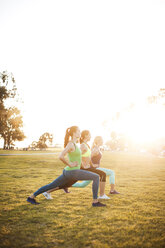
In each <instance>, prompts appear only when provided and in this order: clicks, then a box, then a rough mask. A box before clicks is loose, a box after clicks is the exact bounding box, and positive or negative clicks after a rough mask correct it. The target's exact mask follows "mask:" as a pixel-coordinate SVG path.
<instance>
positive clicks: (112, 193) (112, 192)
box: [109, 190, 120, 195]
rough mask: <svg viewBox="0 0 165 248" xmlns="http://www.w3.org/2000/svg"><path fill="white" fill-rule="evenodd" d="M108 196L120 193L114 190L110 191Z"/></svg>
mask: <svg viewBox="0 0 165 248" xmlns="http://www.w3.org/2000/svg"><path fill="white" fill-rule="evenodd" d="M109 194H111V195H116V194H120V193H119V192H117V191H116V190H114V191H110V192H109Z"/></svg>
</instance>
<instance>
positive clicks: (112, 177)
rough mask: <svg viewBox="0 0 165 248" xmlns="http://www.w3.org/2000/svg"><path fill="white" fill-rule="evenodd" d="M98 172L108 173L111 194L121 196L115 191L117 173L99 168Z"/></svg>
mask: <svg viewBox="0 0 165 248" xmlns="http://www.w3.org/2000/svg"><path fill="white" fill-rule="evenodd" d="M97 170H100V171H104V172H105V173H106V175H107V176H109V183H110V187H111V188H110V192H109V193H110V194H119V192H117V191H116V190H115V172H114V171H113V170H110V169H107V168H101V167H99V168H97Z"/></svg>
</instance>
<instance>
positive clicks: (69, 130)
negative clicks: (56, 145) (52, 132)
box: [64, 126, 78, 148]
mask: <svg viewBox="0 0 165 248" xmlns="http://www.w3.org/2000/svg"><path fill="white" fill-rule="evenodd" d="M77 129H78V127H77V126H72V127H69V128H67V129H66V133H65V137H64V148H65V147H66V146H67V144H68V142H69V138H70V137H72V136H73V133H75V132H76V131H77Z"/></svg>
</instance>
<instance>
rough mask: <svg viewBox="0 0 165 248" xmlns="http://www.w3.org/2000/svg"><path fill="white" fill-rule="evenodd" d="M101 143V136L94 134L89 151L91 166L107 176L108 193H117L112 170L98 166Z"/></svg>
mask: <svg viewBox="0 0 165 248" xmlns="http://www.w3.org/2000/svg"><path fill="white" fill-rule="evenodd" d="M102 145H103V138H102V137H101V136H96V137H95V139H94V142H93V145H92V153H91V162H92V165H93V167H95V168H96V169H97V170H100V171H103V172H105V173H106V175H107V176H109V183H110V187H111V188H110V192H109V194H112V195H113V194H119V192H117V191H116V190H115V172H114V171H113V170H110V169H107V168H101V167H100V160H101V157H102V152H101V149H100V147H101V146H102Z"/></svg>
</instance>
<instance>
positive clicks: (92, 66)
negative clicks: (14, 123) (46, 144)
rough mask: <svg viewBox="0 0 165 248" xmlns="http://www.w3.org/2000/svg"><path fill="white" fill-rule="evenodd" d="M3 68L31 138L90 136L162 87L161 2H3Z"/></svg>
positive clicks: (164, 30)
mask: <svg viewBox="0 0 165 248" xmlns="http://www.w3.org/2000/svg"><path fill="white" fill-rule="evenodd" d="M0 30H1V39H0V71H3V70H8V71H9V72H12V73H13V74H14V76H15V79H16V84H17V87H18V92H19V94H20V96H21V97H22V99H23V100H24V104H22V106H19V108H21V111H22V115H23V120H24V132H25V135H26V136H27V137H28V139H27V140H25V142H24V144H25V145H29V144H30V142H31V141H33V140H38V138H39V136H40V135H41V134H43V133H44V132H51V133H53V134H54V142H55V143H58V142H60V143H62V142H63V138H64V132H65V130H66V128H67V127H69V126H71V125H79V127H80V129H81V130H82V129H89V130H90V131H91V133H92V135H93V137H94V136H95V135H103V136H104V137H106V136H107V135H108V133H106V131H105V130H103V127H102V122H103V121H104V120H106V119H109V118H111V116H112V115H113V114H114V113H115V112H116V111H121V110H122V109H123V108H124V107H126V106H128V105H129V104H130V103H132V102H133V103H137V104H138V103H140V102H143V101H144V99H145V98H146V97H147V96H150V95H152V94H157V92H158V90H159V89H160V88H165V73H164V70H165V0H134V1H132V0H130V1H127V0H125V1H123V0H116V1H110V0H107V1H106V0H105V1H97V0H83V1H78V0H75V1H73V0H70V1H68V0H66V1H65V0H60V1H55V0H0Z"/></svg>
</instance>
